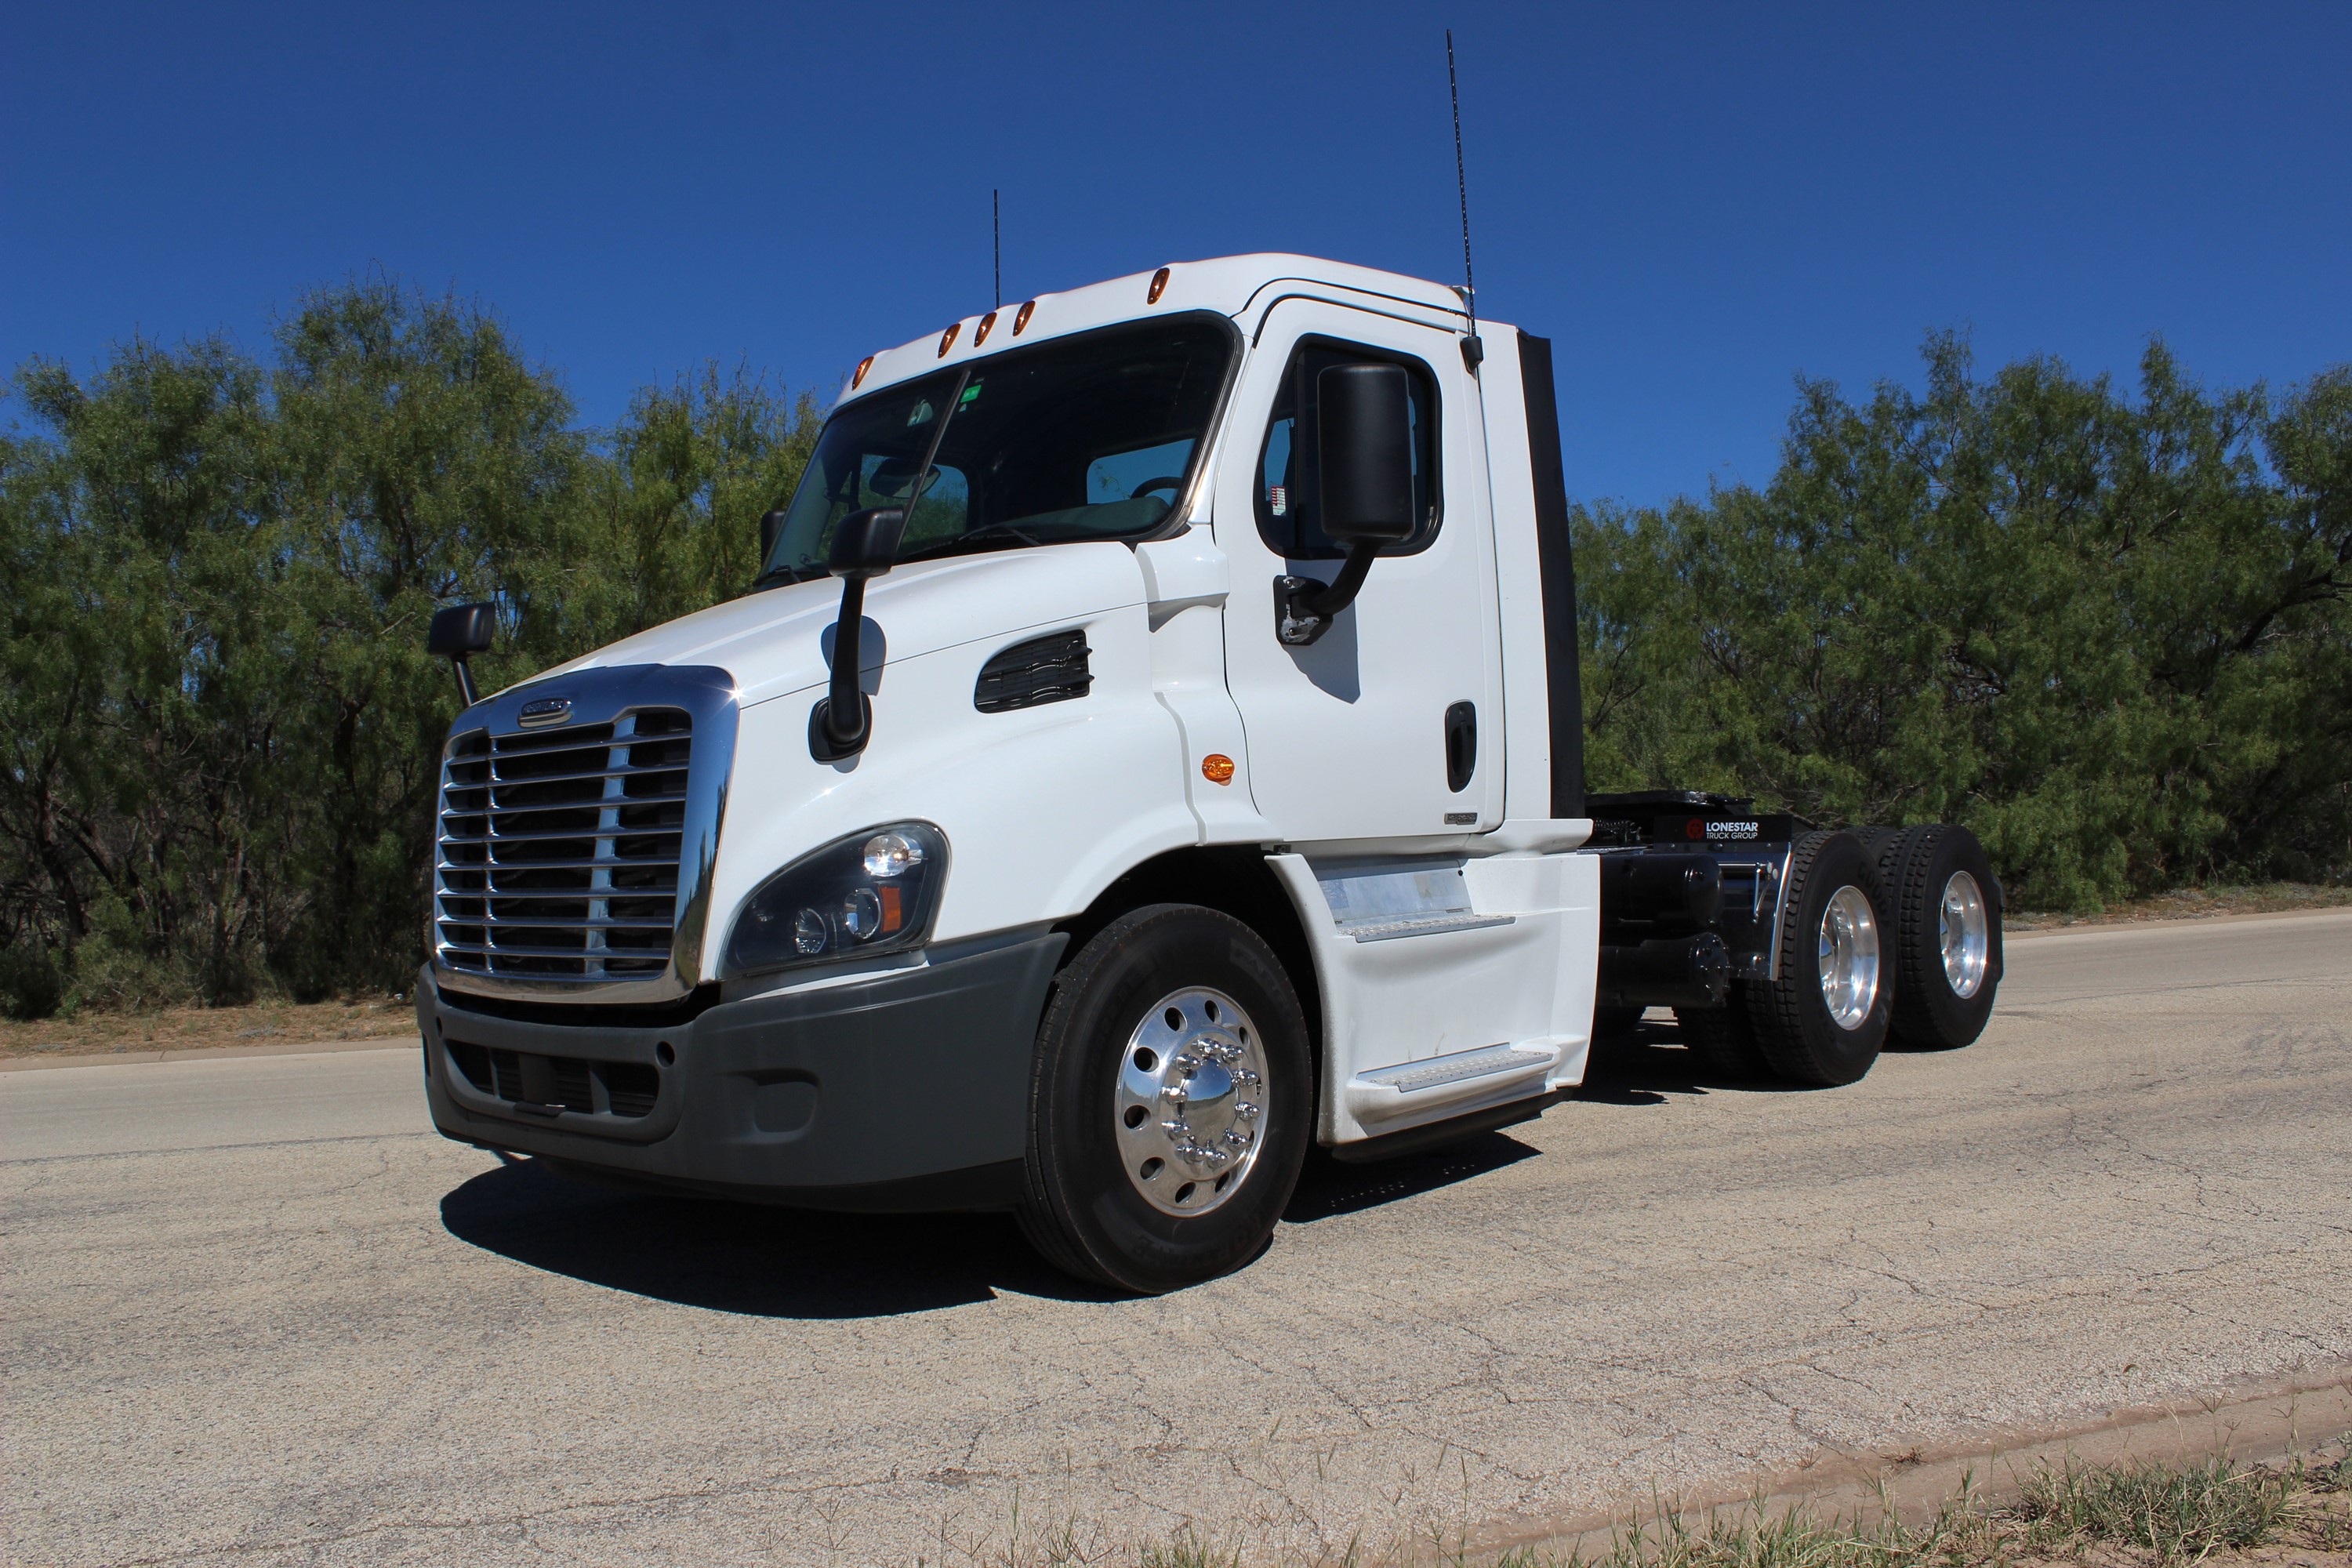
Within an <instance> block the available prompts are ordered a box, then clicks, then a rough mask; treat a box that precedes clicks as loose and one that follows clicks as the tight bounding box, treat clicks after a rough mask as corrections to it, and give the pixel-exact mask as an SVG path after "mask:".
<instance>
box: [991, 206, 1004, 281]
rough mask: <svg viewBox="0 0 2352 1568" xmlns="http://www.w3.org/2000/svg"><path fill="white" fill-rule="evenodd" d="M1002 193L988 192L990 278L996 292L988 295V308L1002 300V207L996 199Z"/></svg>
mask: <svg viewBox="0 0 2352 1568" xmlns="http://www.w3.org/2000/svg"><path fill="white" fill-rule="evenodd" d="M1003 194H1004V193H1003V192H1002V191H991V192H989V193H988V233H989V239H990V242H991V243H990V246H989V252H990V254H991V255H992V256H993V257H994V258H995V260H996V267H995V274H994V277H993V278H992V283H993V285H994V287H995V289H996V292H995V293H993V294H991V295H990V296H989V297H988V306H989V309H990V310H994V309H995V308H996V307H997V306H999V305H1001V304H1003V302H1004V207H1003V204H1002V203H1001V202H999V201H998V200H997V198H998V197H999V196H1002V195H1003Z"/></svg>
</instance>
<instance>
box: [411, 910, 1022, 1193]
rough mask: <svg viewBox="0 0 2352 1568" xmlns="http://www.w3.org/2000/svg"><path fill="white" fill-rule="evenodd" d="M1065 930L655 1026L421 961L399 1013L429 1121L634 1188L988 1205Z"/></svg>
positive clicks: (1014, 1157)
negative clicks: (575, 1008)
mask: <svg viewBox="0 0 2352 1568" xmlns="http://www.w3.org/2000/svg"><path fill="white" fill-rule="evenodd" d="M1067 940H1068V939H1067V938H1066V937H1065V936H1063V935H1061V934H1059V933H1055V934H1050V935H1047V936H1043V937H1038V938H1035V939H1033V940H1031V941H1028V942H1020V943H1017V944H1014V945H1013V946H1009V947H1002V948H996V949H993V950H992V951H989V952H982V953H976V954H972V955H971V956H968V957H963V958H958V959H953V960H950V961H949V962H946V963H933V964H930V965H928V966H926V967H924V968H921V969H911V970H902V971H898V972H895V973H888V974H883V975H877V976H875V977H874V978H872V979H870V980H863V981H857V982H855V983H852V984H843V985H835V986H829V987H825V988H824V989H820V990H815V991H802V992H794V993H788V994H782V995H776V996H764V997H759V998H755V999H753V1000H751V1001H746V1002H731V1003H726V1004H722V1005H719V1006H715V1007H711V1008H709V1009H708V1010H707V1011H705V1012H703V1013H702V1014H701V1015H700V1016H697V1017H695V1018H693V1019H691V1020H689V1021H686V1022H681V1023H677V1024H673V1025H670V1026H666V1027H634V1026H632V1027H613V1026H603V1025H595V1024H590V1025H582V1024H572V1023H560V1024H559V1023H543V1022H535V1021H533V1022H526V1021H523V1020H520V1019H516V1018H507V1017H498V1016H492V1015H490V1014H488V1013H485V1012H476V1011H473V1010H470V1009H468V1008H467V1007H465V1006H463V1005H457V1004H458V1003H460V1002H462V1000H463V998H461V997H459V996H457V994H456V993H449V994H446V995H445V994H443V993H441V992H439V991H438V990H436V987H435V986H434V984H433V981H432V974H431V972H430V971H429V970H427V971H426V972H425V974H424V975H423V976H422V977H420V980H419V983H418V985H417V992H416V997H417V1006H416V1012H417V1022H418V1025H419V1026H420V1027H421V1028H422V1029H423V1031H424V1037H425V1094H426V1097H427V1099H428V1100H430V1102H431V1105H432V1110H433V1122H434V1125H435V1126H436V1127H438V1128H439V1129H440V1130H441V1131H442V1132H443V1133H445V1134H446V1135H447V1136H449V1137H451V1138H455V1139H457V1140H458V1141H460V1142H467V1143H477V1144H482V1145H486V1146H488V1147H492V1148H499V1149H508V1150H512V1151H515V1152H519V1153H526V1154H534V1155H538V1156H541V1157H542V1158H545V1159H547V1160H550V1161H552V1162H555V1163H558V1164H559V1165H560V1166H562V1167H565V1168H567V1169H568V1170H569V1172H570V1173H573V1174H577V1175H580V1176H583V1177H590V1178H592V1179H593V1178H601V1179H604V1180H608V1181H618V1182H621V1183H624V1184H632V1185H643V1186H650V1187H657V1188H668V1189H674V1190H683V1191H693V1192H702V1193H709V1194H716V1195H722V1196H730V1197H740V1198H751V1199H759V1200H764V1201H769V1202H777V1203H791V1204H800V1205H807V1206H811V1207H823V1208H848V1209H882V1208H915V1209H933V1208H936V1209H952V1208H993V1207H999V1206H1003V1205H1008V1204H1010V1203H1011V1202H1013V1199H1014V1198H1015V1197H1016V1196H1017V1194H1018V1192H1019V1188H1020V1173H1021V1161H1022V1159H1023V1156H1024V1152H1025V1149H1026V1145H1027V1140H1028V1113H1029V1065H1030V1053H1031V1050H1032V1047H1033V1046H1034V1041H1035V1037H1036V1033H1037V1022H1038V1019H1039V1017H1040V1016H1042V1014H1043V1012H1044V1009H1045V991H1046V987H1047V986H1048V985H1049V984H1051V982H1052V980H1053V976H1054V968H1055V963H1056V961H1057V960H1058V959H1059V958H1060V956H1061V952H1062V948H1063V945H1064V943H1065V942H1067ZM581 1011H582V1012H583V1013H586V1012H588V1009H585V1008H583V1009H581ZM477 1080H480V1081H477Z"/></svg>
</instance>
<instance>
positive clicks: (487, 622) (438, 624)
mask: <svg viewBox="0 0 2352 1568" xmlns="http://www.w3.org/2000/svg"><path fill="white" fill-rule="evenodd" d="M498 626H499V618H498V610H497V606H495V605H449V606H448V607H447V608H446V609H440V610H436V611H434V612H433V624H432V626H430V627H428V628H427V629H426V631H425V652H426V653H429V654H431V655H432V656H433V657H434V658H465V657H466V656H467V655H468V654H476V653H488V652H489V651H490V638H491V636H492V635H493V634H494V633H496V632H497V630H498Z"/></svg>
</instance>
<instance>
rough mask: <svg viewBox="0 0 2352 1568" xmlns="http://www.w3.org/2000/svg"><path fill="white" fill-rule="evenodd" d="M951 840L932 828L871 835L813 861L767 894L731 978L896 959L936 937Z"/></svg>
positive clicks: (735, 940)
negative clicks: (892, 955) (885, 956)
mask: <svg viewBox="0 0 2352 1568" xmlns="http://www.w3.org/2000/svg"><path fill="white" fill-rule="evenodd" d="M947 874H948V841H947V837H946V836H945V835H943V834H941V833H940V830H939V829H938V828H936V827H933V826H931V825H930V824H929V823H928V822H899V823H893V824H892V825H891V826H887V827H872V828H867V829H866V831H865V832H863V833H853V834H851V835H850V836H849V837H846V838H841V839H836V840H835V841H834V842H833V843H831V844H828V845H826V846H825V847H824V848H822V849H819V850H817V851H815V852H814V854H810V855H804V856H803V857H802V858H799V859H798V860H795V861H793V863H792V864H791V865H789V866H787V867H785V868H783V869H782V870H781V871H779V872H777V873H776V874H775V875H774V876H772V877H771V878H769V879H768V880H767V881H766V882H764V883H762V884H761V888H760V890H759V891H758V892H756V893H753V894H752V895H751V901H750V902H748V903H746V904H745V905H744V906H743V912H742V913H741V914H740V915H738V916H736V917H735V932H734V934H733V935H732V936H730V938H729V939H728V942H727V971H728V973H730V974H751V973H758V972H759V971H761V970H767V969H782V968H784V967H786V966H788V965H790V964H795V963H818V962H820V961H822V960H824V959H829V958H849V957H855V956H863V955H864V954H866V953H869V952H899V951H901V950H902V949H905V948H909V947H913V946H915V945H916V944H917V943H919V942H921V941H922V940H923V937H924V936H925V934H926V933H928V932H929V930H930V926H931V914H932V911H933V910H937V909H938V908H939V901H940V883H942V882H944V881H945V880H946V879H947Z"/></svg>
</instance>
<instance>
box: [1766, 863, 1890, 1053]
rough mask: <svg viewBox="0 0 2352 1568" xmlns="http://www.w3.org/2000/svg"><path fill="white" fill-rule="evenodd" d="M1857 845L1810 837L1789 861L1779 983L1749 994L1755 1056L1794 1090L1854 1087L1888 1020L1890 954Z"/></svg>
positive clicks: (1871, 879) (1869, 871)
mask: <svg viewBox="0 0 2352 1568" xmlns="http://www.w3.org/2000/svg"><path fill="white" fill-rule="evenodd" d="M1877 890H1878V889H1877V877H1876V875H1875V869H1874V867H1873V866H1872V864H1871V861H1870V857H1869V855H1868V853H1867V852H1866V851H1865V850H1864V847H1863V844H1862V841H1861V840H1860V839H1858V838H1856V837H1853V835H1852V834H1848V833H1808V834H1806V835H1805V836H1804V837H1801V838H1800V839H1798V840H1797V842H1796V845H1795V847H1793V848H1792V849H1791V850H1790V855H1789V888H1788V893H1787V899H1786V902H1785V904H1784V905H1783V909H1784V910H1785V914H1784V916H1783V919H1782V921H1781V926H1780V952H1779V953H1778V954H1777V957H1778V960H1779V963H1778V966H1777V971H1776V973H1777V974H1778V978H1776V979H1774V980H1771V981H1769V982H1756V983H1753V984H1750V985H1749V986H1748V1018H1749V1021H1750V1022H1751V1023H1752V1024H1753V1025H1754V1026H1755V1031H1756V1046H1757V1048H1758V1049H1759V1051H1761V1052H1762V1053H1763V1056H1764V1059H1765V1060H1766V1061H1768V1062H1769V1063H1770V1064H1771V1066H1772V1070H1773V1071H1774V1072H1776V1073H1778V1074H1779V1075H1780V1077H1782V1078H1784V1079H1788V1080H1790V1082H1792V1083H1805V1084H1817V1085H1821V1086H1822V1087H1828V1086H1832V1085H1835V1084H1843V1083H1853V1081H1855V1080H1856V1079H1860V1078H1861V1077H1862V1076H1863V1075H1864V1073H1867V1072H1868V1071H1869V1070H1870V1068H1871V1065H1872V1064H1873V1063H1874V1062H1875V1061H1877V1060H1878V1053H1879V1050H1880V1048H1881V1047H1883V1046H1884V1045H1885V1041H1886V1031H1887V1026H1888V1025H1889V1023H1890V1021H1891V1020H1892V1018H1893V1016H1894V1000H1895V996H1894V993H1895V964H1894V954H1893V952H1891V951H1890V944H1889V942H1888V941H1887V939H1886V936H1885V932H1884V931H1882V930H1881V927H1880V921H1879V914H1878V898H1877Z"/></svg>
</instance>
